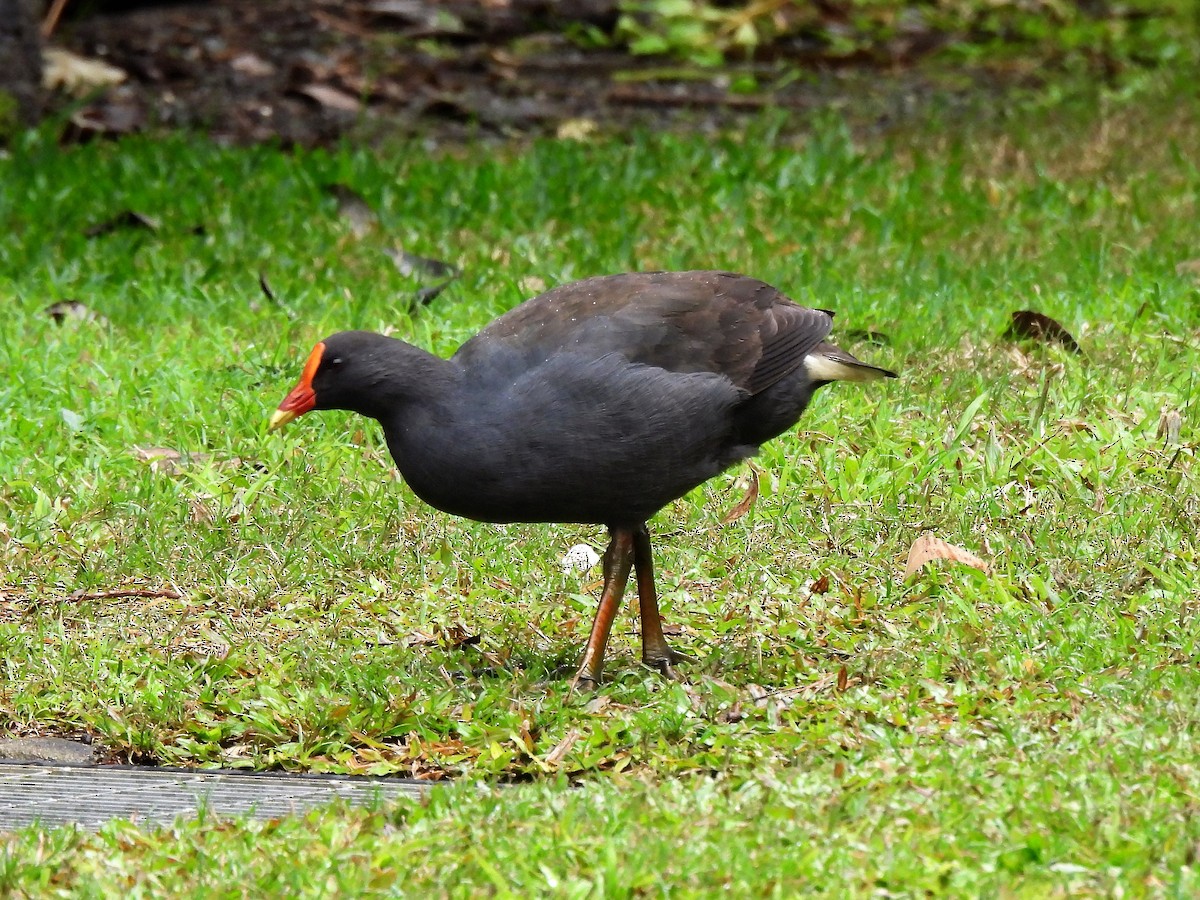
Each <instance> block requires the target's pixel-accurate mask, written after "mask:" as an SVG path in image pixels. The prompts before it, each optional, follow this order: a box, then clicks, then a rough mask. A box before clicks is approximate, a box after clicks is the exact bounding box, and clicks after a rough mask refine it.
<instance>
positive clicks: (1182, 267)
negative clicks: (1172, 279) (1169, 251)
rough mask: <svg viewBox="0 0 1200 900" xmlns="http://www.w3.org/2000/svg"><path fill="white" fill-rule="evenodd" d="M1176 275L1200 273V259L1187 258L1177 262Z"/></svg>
mask: <svg viewBox="0 0 1200 900" xmlns="http://www.w3.org/2000/svg"><path fill="white" fill-rule="evenodd" d="M1175 274H1176V275H1200V259H1185V260H1184V261H1183V262H1181V263H1176V264H1175Z"/></svg>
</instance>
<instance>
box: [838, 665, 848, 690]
mask: <svg viewBox="0 0 1200 900" xmlns="http://www.w3.org/2000/svg"><path fill="white" fill-rule="evenodd" d="M849 685H850V673H849V672H847V671H846V667H845V666H842V667H841V668H840V669H838V673H837V689H838V693H839V694H844V693H845V692H846V688H847V687H849Z"/></svg>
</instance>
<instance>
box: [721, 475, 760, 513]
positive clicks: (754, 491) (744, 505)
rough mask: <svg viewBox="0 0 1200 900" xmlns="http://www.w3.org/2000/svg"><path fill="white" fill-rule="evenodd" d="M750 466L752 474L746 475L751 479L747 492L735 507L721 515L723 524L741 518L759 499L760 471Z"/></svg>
mask: <svg viewBox="0 0 1200 900" xmlns="http://www.w3.org/2000/svg"><path fill="white" fill-rule="evenodd" d="M749 468H750V474H749V475H748V476H746V477H747V479H748V481H749V484H748V485H747V486H746V493H745V495H744V496H743V497H742V499H741V500H739V501H738V502H737V505H736V506H734V507H733V509H731V510H729V512H727V513H725V515H723V516H722V517H721V524H722V525H728V524H729V523H730V522H735V521H737V520H738V519H740V518H741V517H742V516H744V515H745V514H746V513H748V512H750V510H751V509H753V507H754V503H755V501H757V500H758V471H757V470H756V469H755V468H754V467H753V466H750V467H749Z"/></svg>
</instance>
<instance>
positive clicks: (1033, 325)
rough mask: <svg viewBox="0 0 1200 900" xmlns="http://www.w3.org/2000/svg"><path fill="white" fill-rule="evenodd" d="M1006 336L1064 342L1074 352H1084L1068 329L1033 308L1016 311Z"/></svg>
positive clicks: (1007, 337)
mask: <svg viewBox="0 0 1200 900" xmlns="http://www.w3.org/2000/svg"><path fill="white" fill-rule="evenodd" d="M1004 337H1005V338H1006V339H1008V340H1023V339H1027V340H1033V341H1042V342H1043V343H1055V344H1062V345H1063V346H1064V347H1066V348H1067V349H1068V350H1070V351H1071V352H1072V353H1082V352H1083V351H1082V350H1081V349H1080V347H1079V344H1078V343H1077V342H1076V341H1075V338H1073V337H1072V336H1071V333H1070V332H1069V331H1067V329H1065V328H1063V327H1062V326H1061V325H1060V324H1058V322H1056V321H1054V319H1052V318H1050V317H1049V316H1047V315H1044V314H1043V313H1040V312H1035V311H1034V310H1032V309H1021V310H1017V311H1016V312H1014V313H1013V314H1012V324H1011V325H1010V326H1009V327H1008V330H1007V331H1006V332H1004Z"/></svg>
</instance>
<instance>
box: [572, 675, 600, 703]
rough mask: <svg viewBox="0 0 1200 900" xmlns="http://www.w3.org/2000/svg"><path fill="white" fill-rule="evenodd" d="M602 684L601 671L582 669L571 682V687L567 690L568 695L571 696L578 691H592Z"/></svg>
mask: <svg viewBox="0 0 1200 900" xmlns="http://www.w3.org/2000/svg"><path fill="white" fill-rule="evenodd" d="M599 686H600V673H599V672H589V671H586V670H584V669H580V670H579V671H578V672H576V673H575V678H574V680H573V681H572V682H571V689H570V690H569V691H567V696H568V697H569V696H571V695H572V694H574V693H575V692H576V691H585V692H590V691H594V690H596V688H598V687H599Z"/></svg>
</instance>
